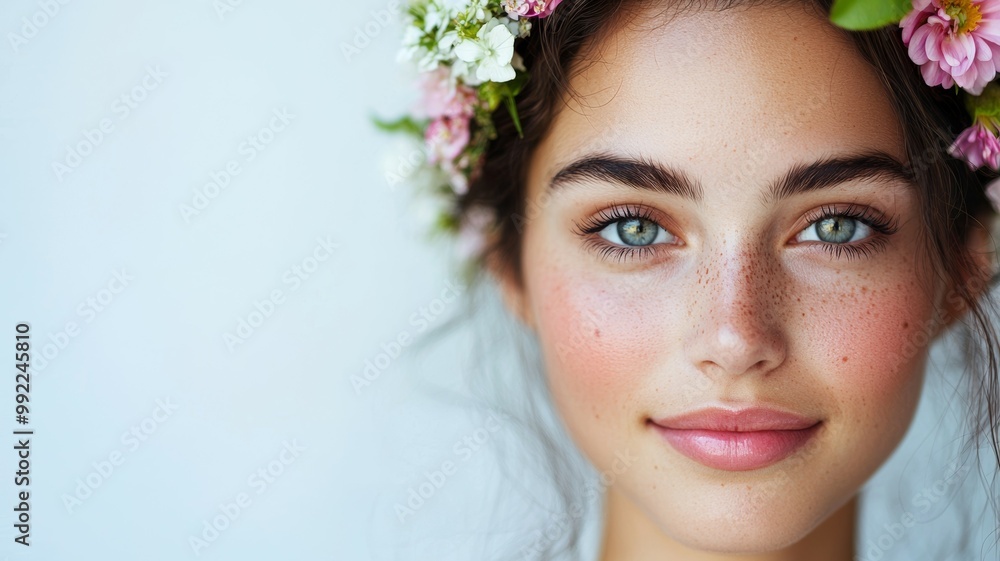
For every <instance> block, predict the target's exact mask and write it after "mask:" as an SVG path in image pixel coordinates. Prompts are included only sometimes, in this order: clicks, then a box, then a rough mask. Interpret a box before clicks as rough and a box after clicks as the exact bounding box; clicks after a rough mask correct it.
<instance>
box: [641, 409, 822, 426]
mask: <svg viewBox="0 0 1000 561" xmlns="http://www.w3.org/2000/svg"><path fill="white" fill-rule="evenodd" d="M653 422H654V423H656V424H657V425H660V426H662V427H665V428H668V429H684V430H692V429H701V430H712V431H727V432H751V431H764V430H801V429H807V428H809V427H812V426H813V425H815V424H817V423H819V419H814V418H811V417H807V416H804V415H799V414H797V413H791V412H788V411H782V410H779V409H771V408H767V407H746V408H743V409H726V408H723V407H707V408H704V409H698V410H695V411H689V412H687V413H683V414H681V415H676V416H673V417H665V418H662V419H654V420H653Z"/></svg>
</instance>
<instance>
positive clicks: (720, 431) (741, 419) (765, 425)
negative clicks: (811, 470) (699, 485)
mask: <svg viewBox="0 0 1000 561" xmlns="http://www.w3.org/2000/svg"><path fill="white" fill-rule="evenodd" d="M647 424H649V425H650V426H652V427H653V428H654V429H655V430H656V431H657V432H658V433H659V434H660V435H661V436H662V437H663V439H664V440H666V441H667V442H668V443H669V444H670V445H671V446H672V447H673V448H674V449H675V450H676V451H678V452H680V453H681V454H683V455H684V456H686V457H688V458H690V459H692V460H694V461H696V462H698V463H700V464H702V465H704V466H707V467H710V468H714V469H719V470H725V471H749V470H754V469H760V468H763V467H767V466H769V465H772V464H775V463H777V462H780V461H782V460H784V459H785V458H787V457H789V456H791V455H792V454H793V453H795V452H796V451H797V450H799V449H800V448H802V447H803V446H805V445H806V444H807V443H808V442H809V441H810V440H812V439H813V437H814V436H815V435H816V434H817V432H818V431H819V429H820V427H821V426H822V421H820V420H817V419H813V418H809V417H805V416H801V415H797V414H794V413H787V412H784V411H778V410H775V409H766V408H759V407H755V408H749V409H742V410H738V411H731V410H728V409H721V408H709V409H702V410H698V411H694V412H691V413H688V414H685V415H681V416H677V417H671V418H666V419H659V420H653V419H647Z"/></svg>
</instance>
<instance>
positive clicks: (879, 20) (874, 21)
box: [830, 0, 913, 31]
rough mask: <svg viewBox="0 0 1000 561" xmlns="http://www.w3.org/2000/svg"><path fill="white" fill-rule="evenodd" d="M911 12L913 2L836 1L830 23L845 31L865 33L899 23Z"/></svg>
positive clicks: (875, 0) (831, 9)
mask: <svg viewBox="0 0 1000 561" xmlns="http://www.w3.org/2000/svg"><path fill="white" fill-rule="evenodd" d="M911 10H913V4H912V2H911V0H836V1H835V2H834V3H833V7H832V8H830V21H832V22H833V23H834V24H836V25H838V26H840V27H843V28H844V29H850V30H852V31H864V30H869V29H878V28H880V27H884V26H886V25H889V24H892V23H899V20H901V19H903V17H904V16H906V14H908V13H909V12H910V11H911Z"/></svg>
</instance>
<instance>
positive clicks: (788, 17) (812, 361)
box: [503, 6, 947, 561]
mask: <svg viewBox="0 0 1000 561" xmlns="http://www.w3.org/2000/svg"><path fill="white" fill-rule="evenodd" d="M659 21H660V19H658V16H657V15H655V14H652V13H650V14H640V16H639V17H638V18H636V19H635V20H632V23H631V24H630V25H628V26H620V27H619V28H617V29H616V30H615V31H613V32H612V33H611V34H610V35H609V36H607V37H605V38H604V39H603V40H602V41H601V42H600V43H599V44H598V45H596V48H595V49H594V50H593V51H591V52H590V53H589V56H590V58H591V59H596V60H597V63H596V64H593V65H590V66H588V67H586V69H585V70H584V71H583V72H581V73H579V74H578V75H576V76H575V77H574V79H573V83H572V85H573V87H574V88H575V89H576V91H578V92H579V93H580V94H582V95H581V96H580V97H579V98H578V99H572V100H568V101H569V107H568V108H566V109H564V110H562V111H561V112H560V113H559V114H558V116H557V118H556V120H555V121H554V123H553V126H552V128H551V130H550V131H549V134H548V135H547V137H546V139H545V140H544V141H543V142H542V143H541V145H540V146H539V148H538V150H537V151H536V153H535V154H534V157H533V159H532V162H531V167H530V170H529V195H528V197H529V201H528V208H529V209H533V212H532V216H531V219H530V220H529V221H528V223H527V224H526V226H525V229H524V231H523V234H524V242H523V243H524V253H523V256H522V259H523V263H522V266H523V271H524V273H523V278H522V279H521V282H512V281H509V280H507V281H504V282H503V286H504V290H505V298H506V301H507V304H508V306H509V307H510V308H511V310H512V311H513V312H514V313H515V314H516V315H518V317H519V318H520V319H521V320H522V321H523V322H524V323H525V324H526V325H527V326H528V327H529V328H530V329H532V330H533V331H534V332H535V334H536V335H537V337H538V339H539V342H540V344H541V347H542V350H543V354H544V357H545V367H546V372H547V376H548V380H549V385H550V387H551V390H552V394H553V398H554V402H555V406H556V409H557V411H558V412H559V414H560V416H561V417H562V419H563V421H564V422H565V425H566V427H567V429H568V431H569V433H570V434H571V436H572V437H573V439H574V441H575V442H576V444H577V445H578V446H579V447H580V449H581V450H582V451H583V452H584V454H585V455H586V456H587V457H588V458H589V459H590V461H591V462H592V463H593V464H594V466H595V468H597V469H598V470H601V471H607V472H611V473H615V474H616V475H615V479H614V484H613V485H612V486H611V487H609V489H608V491H607V493H608V495H607V503H606V530H605V535H604V541H603V552H602V559H605V560H621V559H628V560H630V561H644V560H663V559H671V560H695V559H698V560H701V559H735V558H737V557H735V556H734V554H737V553H740V554H751V555H750V556H749V557H747V556H741V557H739V559H742V560H744V561H746V560H750V559H752V560H792V559H810V560H819V561H824V560H830V561H832V560H845V561H846V560H848V559H851V558H852V555H853V554H854V549H853V547H854V525H855V521H856V502H857V501H856V494H857V492H858V491H859V489H860V488H861V486H862V485H863V484H864V483H865V482H866V480H867V479H868V478H869V477H870V476H871V475H872V474H873V473H874V472H875V471H876V470H877V469H878V468H879V467H880V466H881V465H882V464H883V462H884V461H885V460H886V459H887V458H888V457H889V455H890V454H891V453H892V452H893V450H894V449H895V448H896V446H897V445H898V444H899V442H900V441H901V439H902V438H903V436H904V434H905V433H906V431H907V429H908V427H909V425H910V422H911V420H912V418H913V415H914V412H915V409H916V405H917V402H918V400H919V396H920V392H921V388H922V383H923V372H924V368H925V361H926V356H927V340H928V339H933V338H934V337H935V336H936V335H937V334H938V333H939V332H940V327H941V321H940V320H941V318H942V317H943V316H942V315H939V314H942V312H945V313H946V312H947V310H945V308H944V306H945V294H946V288H947V287H945V286H943V281H941V280H940V277H939V276H937V275H935V274H934V272H933V270H932V269H931V267H930V265H929V263H930V262H929V260H927V259H924V258H921V256H922V255H924V252H925V249H924V246H923V241H922V237H921V236H922V234H924V232H923V231H922V229H923V228H924V226H923V225H922V223H921V221H920V219H919V214H918V213H919V208H918V201H917V198H916V197H915V196H914V194H913V189H915V187H914V186H912V185H909V184H907V183H906V182H903V181H899V180H889V181H881V182H879V181H874V180H871V179H866V180H853V181H849V182H845V183H841V184H839V185H837V186H835V187H832V188H827V189H821V190H817V191H813V192H809V193H803V194H797V195H794V196H792V197H790V198H787V199H784V200H779V201H772V202H767V203H764V202H763V196H764V194H765V193H766V192H767V190H768V185H769V184H770V183H771V182H772V181H775V180H776V179H777V178H779V177H780V176H782V175H783V174H784V173H785V172H787V171H788V170H789V169H790V168H791V167H793V166H795V165H799V164H810V163H813V162H815V161H817V160H820V159H823V158H828V157H836V156H844V155H851V154H855V153H857V152H858V151H863V150H868V151H870V150H877V151H881V152H883V153H885V154H888V155H891V156H892V157H894V158H896V159H898V160H899V161H901V162H904V163H905V162H906V154H905V152H904V150H903V138H902V136H901V132H900V126H899V123H898V121H897V119H896V117H895V115H894V113H893V111H892V108H891V106H890V104H889V102H888V99H887V97H886V95H885V93H884V91H883V90H882V89H881V87H880V85H879V81H878V79H877V77H876V75H875V74H874V72H873V71H872V70H871V69H870V68H869V67H868V66H866V65H865V63H864V62H863V60H862V59H861V57H860V55H858V54H857V53H856V52H855V51H854V50H853V48H852V46H851V45H850V44H849V43H847V42H846V41H845V39H844V37H843V36H842V35H840V34H839V33H838V31H837V30H836V29H835V28H833V27H832V25H831V24H829V23H828V22H827V21H825V19H823V18H822V17H821V16H818V15H816V14H815V13H812V12H808V11H806V10H805V9H803V8H800V7H796V6H791V7H773V6H771V7H768V6H761V7H753V8H749V9H745V10H744V9H732V10H726V11H723V12H698V13H685V14H681V15H679V16H678V17H676V18H674V19H672V20H671V21H669V22H668V23H666V24H665V25H655V24H654V23H655V22H659ZM592 152H604V153H610V154H614V155H620V156H633V157H635V156H642V157H644V158H646V159H648V160H651V161H656V162H659V163H661V164H663V165H668V166H671V167H673V168H675V169H678V170H682V171H684V172H685V173H686V174H688V175H689V176H691V177H692V178H693V179H694V180H695V181H697V183H698V184H699V185H700V186H701V189H702V191H703V197H702V200H701V202H694V201H691V200H688V199H684V198H681V197H679V196H677V195H674V194H669V193H663V192H652V191H649V190H639V189H635V188H632V187H629V186H625V185H621V184H617V183H615V182H611V181H607V180H593V179H581V180H576V181H574V182H573V183H567V184H565V185H562V186H561V187H559V188H558V189H557V190H555V191H554V192H552V193H551V194H549V193H548V192H547V188H548V183H549V181H550V180H551V178H552V177H553V175H554V174H556V172H557V171H558V170H560V169H561V168H563V167H564V166H565V165H567V164H568V163H570V162H571V161H574V160H576V159H578V158H580V157H581V156H582V155H584V154H589V153H592ZM851 204H854V205H855V206H856V207H857V208H872V209H875V210H877V211H879V212H880V213H882V214H884V215H885V216H887V217H890V218H892V219H893V220H894V221H895V224H896V225H897V230H896V231H895V232H894V233H892V234H891V235H889V236H886V237H885V238H884V240H883V243H881V244H880V245H879V246H878V247H877V248H875V249H871V250H870V251H868V252H866V253H860V254H857V255H855V256H851V255H850V254H848V253H842V254H841V255H839V256H838V255H837V254H836V253H835V252H830V251H829V249H831V248H830V247H828V246H832V245H834V244H833V243H830V242H824V241H817V239H816V237H815V234H813V235H812V237H811V238H809V239H803V236H802V232H803V231H804V230H807V229H808V230H809V231H811V232H814V231H815V228H814V226H815V225H816V223H817V221H818V220H819V218H820V217H821V216H822V214H823V213H822V210H823V208H833V209H835V210H838V211H839V210H842V209H844V208H845V207H846V206H848V205H851ZM635 205H644V207H645V208H646V209H647V210H648V215H649V218H650V219H651V220H653V221H655V222H656V223H658V224H659V226H661V227H662V228H664V229H665V231H666V232H667V234H666V238H668V239H667V241H666V242H665V243H659V244H655V245H652V246H649V247H648V248H647V249H648V250H647V251H644V252H641V253H634V254H631V255H630V256H623V255H622V254H616V255H618V257H615V256H607V255H604V254H602V252H601V251H600V249H595V245H596V246H598V247H604V248H606V247H608V246H614V245H615V244H614V243H612V242H610V241H608V240H605V239H603V238H602V237H601V235H600V234H597V233H593V234H583V233H581V232H580V231H579V230H580V225H586V224H588V223H589V222H588V221H593V220H594V219H595V217H597V218H599V214H600V213H601V212H602V211H604V212H608V211H610V210H611V209H613V208H616V207H618V208H626V209H627V208H629V207H630V206H631V207H635ZM834 214H835V213H834ZM856 224H859V225H860V224H863V222H860V221H859V222H856ZM859 227H860V226H859ZM866 236H869V237H866ZM879 236H880V234H879V233H877V232H875V231H871V233H866V232H864V233H859V234H858V235H857V238H856V239H858V240H860V241H851V242H849V243H848V244H847V245H856V246H861V245H864V244H865V243H866V242H869V243H870V242H871V241H872V240H873V239H875V238H878V237H879ZM602 242H603V245H601V244H602ZM825 246H827V247H825ZM907 349H910V350H907ZM746 405H767V406H772V407H776V408H779V409H784V410H788V411H792V412H797V413H800V414H802V415H805V416H809V417H812V418H814V419H817V420H821V421H822V423H821V430H820V432H819V433H818V434H817V436H816V437H815V438H814V439H813V440H812V441H811V443H810V444H809V445H808V446H807V447H805V448H804V449H801V450H799V451H798V452H796V453H795V454H794V455H793V456H791V457H789V458H786V459H785V460H782V461H780V462H778V463H777V464H774V465H771V466H768V467H765V468H761V469H757V470H750V471H742V472H730V471H721V470H714V469H711V468H708V467H706V466H703V465H701V464H699V463H696V462H694V461H692V460H690V459H689V458H687V457H686V456H683V455H681V454H680V453H678V452H677V451H676V450H674V449H673V448H672V447H671V446H670V445H669V444H668V443H667V442H666V441H665V440H664V439H663V438H662V437H661V436H660V435H659V434H658V433H657V432H656V431H654V430H653V429H652V428H651V427H650V426H649V424H648V422H647V421H648V420H649V419H650V418H661V417H664V416H668V415H676V414H680V413H683V412H687V411H691V410H694V409H699V408H702V407H706V406H724V407H729V408H738V407H741V406H746ZM622 457H627V458H631V461H630V462H629V464H630V465H629V466H628V467H624V468H623V464H622V462H621V461H620V458H622ZM616 458H619V461H618V462H617V463H616Z"/></svg>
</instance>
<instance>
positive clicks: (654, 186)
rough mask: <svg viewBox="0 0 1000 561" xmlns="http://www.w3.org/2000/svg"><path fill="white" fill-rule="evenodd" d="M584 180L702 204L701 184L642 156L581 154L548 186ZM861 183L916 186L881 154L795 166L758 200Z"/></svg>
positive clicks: (897, 164)
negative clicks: (592, 180)
mask: <svg viewBox="0 0 1000 561" xmlns="http://www.w3.org/2000/svg"><path fill="white" fill-rule="evenodd" d="M586 179H594V180H598V181H609V182H613V183H619V184H622V185H626V186H628V187H633V188H635V189H646V190H650V191H655V192H659V193H667V194H672V195H678V196H680V197H684V198H687V199H691V200H693V201H695V202H701V200H702V197H703V196H704V191H703V189H702V187H701V184H699V183H698V182H697V181H695V180H693V179H691V177H690V176H688V175H687V174H685V173H684V172H683V171H681V170H678V169H676V168H673V167H671V166H668V165H664V164H661V163H658V162H655V161H653V160H650V159H649V158H645V157H639V158H633V157H627V156H616V155H612V154H606V153H600V154H591V155H587V156H584V157H583V158H580V159H579V160H576V161H574V162H573V163H571V164H569V165H567V166H566V167H564V168H562V169H561V170H559V172H557V173H556V174H555V176H553V178H552V180H551V181H550V182H549V188H550V189H558V188H561V187H563V186H564V185H566V184H568V183H572V182H576V181H580V180H586ZM859 179H868V180H874V181H880V182H891V181H903V182H905V183H907V184H910V185H913V182H914V177H913V172H912V170H911V169H910V168H909V167H908V166H906V165H905V164H903V163H902V162H900V161H899V160H897V159H896V158H894V157H892V156H890V155H889V154H886V153H885V152H880V151H872V152H863V153H860V154H853V155H847V156H837V157H831V158H826V159H823V160H819V161H816V162H813V163H811V164H799V165H796V166H794V167H792V168H791V169H790V170H788V172H786V173H785V174H784V175H783V176H781V177H780V178H779V179H778V180H777V181H775V182H773V183H771V184H770V185H769V188H768V189H767V191H766V192H765V194H764V196H763V198H762V199H761V202H762V203H763V204H765V205H767V204H772V203H774V202H777V201H780V200H782V199H785V198H788V197H791V196H794V195H798V194H801V193H807V192H810V191H815V190H817V189H823V188H826V187H833V186H836V185H839V184H841V183H845V182H848V181H853V180H859Z"/></svg>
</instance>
